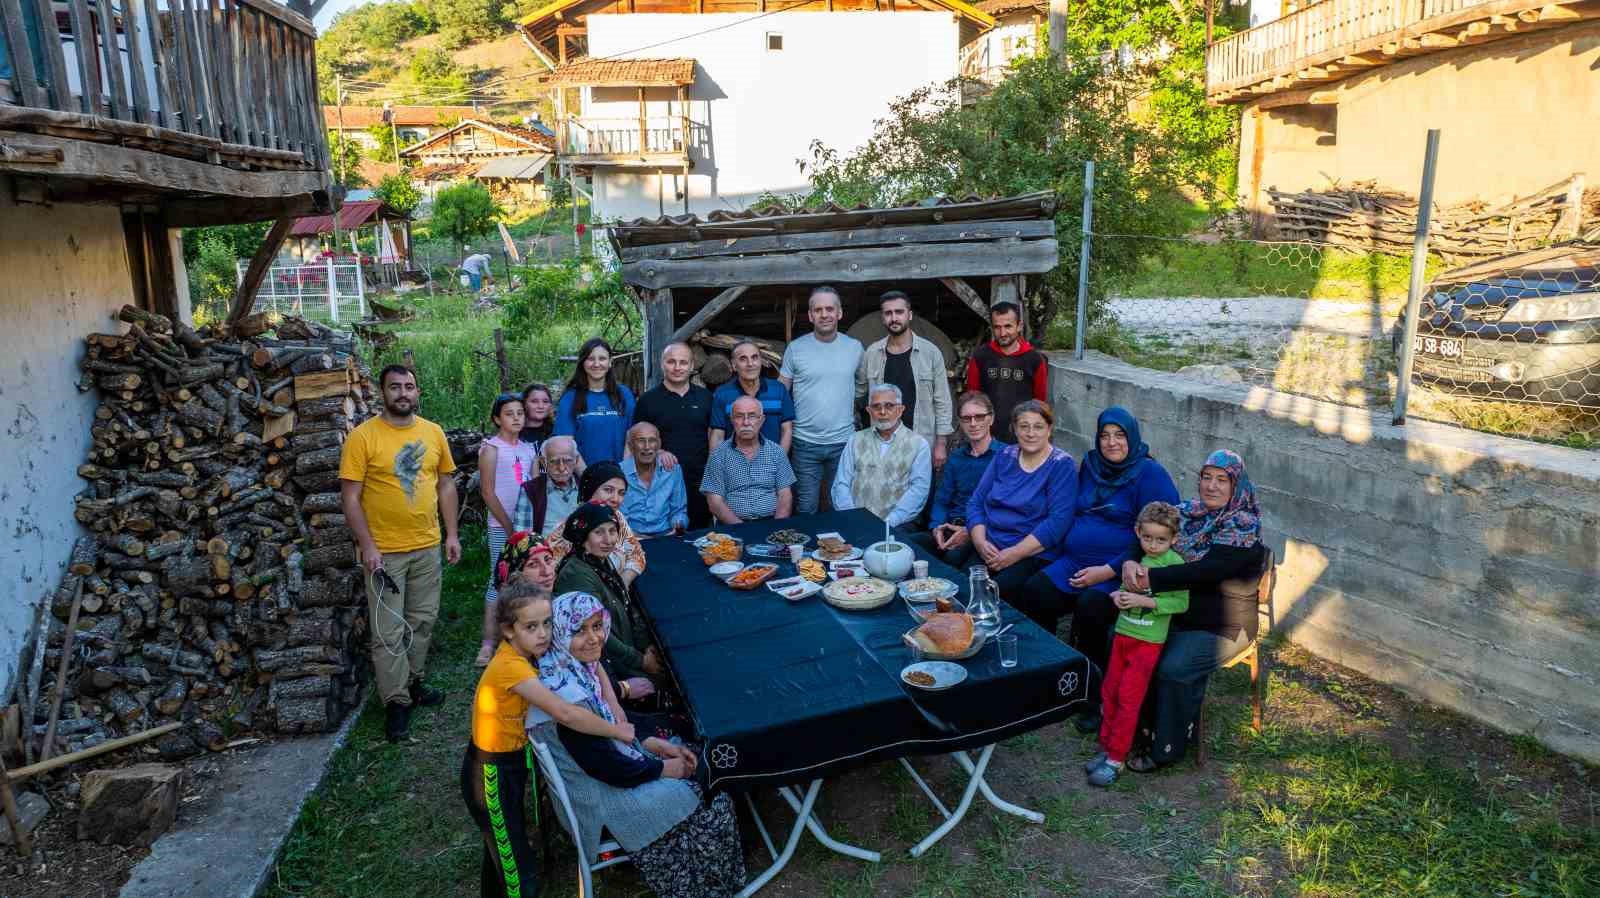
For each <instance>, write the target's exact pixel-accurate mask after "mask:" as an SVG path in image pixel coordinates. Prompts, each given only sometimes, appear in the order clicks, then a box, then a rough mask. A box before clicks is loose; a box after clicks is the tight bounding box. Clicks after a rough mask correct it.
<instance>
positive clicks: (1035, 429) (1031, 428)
mask: <svg viewBox="0 0 1600 898" xmlns="http://www.w3.org/2000/svg"><path fill="white" fill-rule="evenodd" d="M1011 426H1012V427H1013V428H1015V429H1016V431H1017V433H1044V432H1045V431H1048V430H1049V429H1050V425H1048V424H1013V425H1011Z"/></svg>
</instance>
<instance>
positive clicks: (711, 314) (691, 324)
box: [662, 286, 750, 346]
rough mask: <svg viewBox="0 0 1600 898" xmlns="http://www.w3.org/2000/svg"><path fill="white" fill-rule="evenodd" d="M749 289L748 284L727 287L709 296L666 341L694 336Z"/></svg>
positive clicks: (680, 341) (676, 340) (676, 341)
mask: <svg viewBox="0 0 1600 898" xmlns="http://www.w3.org/2000/svg"><path fill="white" fill-rule="evenodd" d="M749 289H750V288H749V287H748V286H740V287H729V288H728V289H726V290H724V291H722V292H721V293H718V294H717V295H716V296H714V297H712V298H711V301H710V302H708V303H706V304H705V305H704V306H701V307H700V311H698V312H695V313H694V315H692V316H690V318H689V320H688V321H686V322H684V325H683V327H680V328H678V329H677V330H675V331H673V332H672V336H670V337H668V338H667V340H666V343H682V342H684V341H685V340H688V339H689V338H690V337H692V336H694V335H695V333H696V332H697V331H699V330H700V328H702V327H704V326H705V325H706V323H707V322H708V321H710V320H711V319H713V318H715V317H717V316H718V315H720V314H722V310H723V309H726V308H727V307H728V306H730V305H732V304H733V301H734V300H736V299H738V298H739V297H741V296H743V295H744V292H745V291H746V290H749ZM666 343H663V344H662V345H663V346H664V345H666Z"/></svg>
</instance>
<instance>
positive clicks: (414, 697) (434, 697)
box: [411, 677, 444, 708]
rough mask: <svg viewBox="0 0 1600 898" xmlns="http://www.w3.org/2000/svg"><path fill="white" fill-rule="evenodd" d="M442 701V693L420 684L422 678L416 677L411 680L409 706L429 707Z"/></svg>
mask: <svg viewBox="0 0 1600 898" xmlns="http://www.w3.org/2000/svg"><path fill="white" fill-rule="evenodd" d="M442 701H444V693H443V692H440V691H439V690H437V689H432V688H429V687H427V686H424V685H423V684H422V678H421V677H417V678H416V679H415V680H412V681H411V706H412V707H414V708H429V707H432V706H434V705H437V704H439V703H440V702H442Z"/></svg>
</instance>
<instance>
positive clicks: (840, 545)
mask: <svg viewBox="0 0 1600 898" xmlns="http://www.w3.org/2000/svg"><path fill="white" fill-rule="evenodd" d="M811 557H812V558H815V559H816V560H818V561H853V560H855V559H857V558H860V557H861V550H860V549H858V548H856V547H855V546H852V545H850V544H849V543H847V542H845V541H844V540H843V539H841V538H840V537H839V536H838V535H837V534H833V533H824V534H822V535H821V536H818V537H817V548H816V550H815V551H813V552H812V553H811Z"/></svg>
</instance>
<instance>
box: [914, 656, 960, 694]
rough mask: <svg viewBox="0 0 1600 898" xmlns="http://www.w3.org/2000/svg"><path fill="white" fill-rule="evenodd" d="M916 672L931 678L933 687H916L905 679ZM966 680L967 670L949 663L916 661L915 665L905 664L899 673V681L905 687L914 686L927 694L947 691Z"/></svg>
mask: <svg viewBox="0 0 1600 898" xmlns="http://www.w3.org/2000/svg"><path fill="white" fill-rule="evenodd" d="M916 671H922V672H923V673H925V674H927V675H929V676H931V677H933V685H932V686H918V685H917V684H916V683H913V682H911V681H910V680H909V679H907V678H906V676H907V675H908V674H911V673H913V672H916ZM966 678H967V669H966V668H965V667H962V666H961V665H959V664H951V663H950V662H949V661H918V662H917V663H915V664H907V665H906V666H905V667H904V668H902V669H901V671H900V680H901V681H902V682H904V683H905V684H906V685H907V686H915V687H916V688H918V689H926V690H928V691H929V692H938V691H939V690H941V689H949V688H950V687H951V686H954V685H956V684H957V683H960V682H961V681H962V680H965V679H966Z"/></svg>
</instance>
